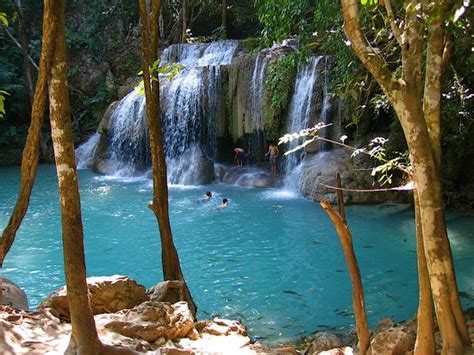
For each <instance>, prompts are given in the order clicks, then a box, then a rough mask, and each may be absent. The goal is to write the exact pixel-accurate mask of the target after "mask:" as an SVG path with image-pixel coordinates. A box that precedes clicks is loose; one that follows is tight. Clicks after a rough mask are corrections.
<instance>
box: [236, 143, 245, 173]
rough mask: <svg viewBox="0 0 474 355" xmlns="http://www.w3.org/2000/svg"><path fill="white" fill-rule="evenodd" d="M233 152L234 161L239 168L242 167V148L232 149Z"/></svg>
mask: <svg viewBox="0 0 474 355" xmlns="http://www.w3.org/2000/svg"><path fill="white" fill-rule="evenodd" d="M234 152H235V161H236V162H237V166H238V167H239V168H241V167H242V166H244V152H245V150H244V149H243V148H240V147H237V148H234Z"/></svg>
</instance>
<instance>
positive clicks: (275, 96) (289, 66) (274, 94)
mask: <svg viewBox="0 0 474 355" xmlns="http://www.w3.org/2000/svg"><path fill="white" fill-rule="evenodd" d="M296 66H297V62H296V57H295V56H294V55H293V53H291V52H290V53H288V52H287V51H283V52H277V53H276V56H275V57H274V58H272V60H271V61H270V64H269V66H268V70H267V77H266V81H265V91H264V99H263V120H264V129H265V136H266V138H267V139H268V140H272V141H275V140H277V139H278V138H279V137H280V135H281V132H280V130H281V128H282V127H283V126H284V125H283V122H282V121H283V120H282V117H283V113H284V112H285V111H286V110H287V108H288V103H289V101H290V97H291V93H292V90H293V84H294V79H295V74H296Z"/></svg>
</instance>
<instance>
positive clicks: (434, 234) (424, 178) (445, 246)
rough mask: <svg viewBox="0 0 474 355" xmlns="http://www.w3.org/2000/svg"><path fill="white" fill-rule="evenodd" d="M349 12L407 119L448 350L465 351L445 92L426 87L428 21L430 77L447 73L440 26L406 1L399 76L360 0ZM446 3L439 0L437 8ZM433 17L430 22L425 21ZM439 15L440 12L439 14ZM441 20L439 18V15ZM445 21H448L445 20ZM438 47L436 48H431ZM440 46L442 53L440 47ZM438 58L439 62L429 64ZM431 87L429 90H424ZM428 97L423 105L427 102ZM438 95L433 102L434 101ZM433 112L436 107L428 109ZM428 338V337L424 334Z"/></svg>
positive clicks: (352, 28) (347, 4)
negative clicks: (448, 186) (449, 205)
mask: <svg viewBox="0 0 474 355" xmlns="http://www.w3.org/2000/svg"><path fill="white" fill-rule="evenodd" d="M341 4H342V9H343V15H344V31H345V32H346V35H347V37H348V38H349V39H350V41H351V44H352V47H353V48H354V51H355V53H356V54H357V56H358V57H359V58H360V59H361V61H362V62H363V64H364V65H365V66H366V68H367V69H368V70H369V71H370V73H371V74H372V75H373V76H374V78H375V79H376V80H377V82H378V83H379V85H380V87H381V88H382V90H383V91H384V93H385V94H386V95H387V97H388V99H389V101H390V103H391V105H392V106H393V107H394V109H395V111H396V113H397V116H398V118H399V120H400V123H401V125H402V128H403V131H404V134H405V138H406V141H407V144H408V148H409V151H410V155H411V157H412V164H413V171H414V172H413V176H412V177H413V180H414V182H415V188H416V194H417V199H418V202H419V203H418V204H417V205H418V207H419V215H420V221H421V229H420V231H421V232H422V237H421V238H422V240H423V247H424V252H425V257H426V262H427V268H428V273H429V278H430V287H431V292H432V297H433V301H434V306H435V311H436V317H437V319H438V325H439V328H440V332H441V337H442V341H443V353H444V354H448V353H453V354H454V353H456V354H457V353H462V351H463V350H464V348H465V347H466V346H467V345H468V344H469V337H468V332H467V328H466V324H465V321H464V317H463V312H462V308H461V304H460V301H459V295H458V292H457V286H456V277H455V274H454V267H453V262H452V256H451V249H450V246H449V240H448V237H447V231H446V224H445V220H444V204H443V199H442V189H441V181H440V175H439V162H438V161H439V157H440V155H441V154H440V149H439V147H440V146H439V144H438V142H439V132H440V127H439V117H435V116H437V115H439V106H438V104H439V102H438V101H439V96H438V92H439V90H438V87H435V88H430V89H427V88H426V87H425V88H424V89H423V81H424V78H423V75H422V74H423V73H422V69H423V58H424V56H423V50H424V49H423V48H424V47H423V39H424V38H425V33H424V28H425V26H428V28H429V30H428V32H429V33H428V34H429V35H428V57H430V56H431V61H430V59H429V60H428V62H427V63H426V65H425V68H426V69H425V70H426V72H425V82H426V80H428V81H429V82H430V83H429V84H428V86H430V85H432V84H433V85H434V84H436V85H438V84H439V83H438V81H439V80H440V78H441V75H438V74H437V73H434V72H431V73H430V70H432V69H434V70H438V69H436V68H439V70H441V67H442V66H441V65H438V64H441V63H438V62H439V55H432V54H433V53H434V54H436V53H438V52H439V50H438V49H436V48H437V47H439V46H438V44H437V43H435V41H434V39H435V38H437V36H439V34H440V32H439V31H438V30H437V29H436V28H431V27H430V26H432V23H431V22H432V20H433V19H432V18H430V16H427V14H422V13H421V9H422V7H420V6H418V5H419V3H418V2H417V1H414V0H410V1H408V2H407V3H406V4H405V6H406V8H405V14H406V17H405V20H404V21H403V22H404V24H403V26H404V30H403V42H402V44H403V45H402V47H401V53H402V55H401V60H402V69H403V71H402V72H403V75H402V78H401V79H398V78H397V76H396V75H393V74H392V73H391V72H390V70H389V69H388V66H387V65H386V63H385V62H384V60H383V58H382V57H381V55H380V52H378V51H376V50H375V49H374V48H373V47H372V46H371V45H370V44H369V42H368V41H367V39H366V38H365V36H364V34H363V32H362V29H361V25H360V18H359V11H358V6H359V4H358V1H357V0H341ZM439 6H441V5H440V4H439V3H438V2H437V1H436V2H435V4H434V10H433V11H435V12H436V14H437V16H440V14H442V11H441V12H437V11H438V9H439ZM424 18H427V20H426V22H427V23H424V24H423V23H422V21H423V19H424ZM435 19H436V17H435ZM434 23H436V21H434ZM441 23H443V21H441ZM432 51H433V53H431V52H432ZM435 52H436V53H435ZM429 63H434V64H436V65H435V68H431V69H430V68H428V67H429V65H428V64H429ZM424 90H426V91H424ZM423 101H425V107H424V109H423V107H422V103H423ZM431 101H432V102H431ZM428 112H430V113H429V114H428ZM419 340H420V341H422V339H421V338H420V339H419Z"/></svg>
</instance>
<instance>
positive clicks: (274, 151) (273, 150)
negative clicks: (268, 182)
mask: <svg viewBox="0 0 474 355" xmlns="http://www.w3.org/2000/svg"><path fill="white" fill-rule="evenodd" d="M279 154H280V151H279V150H278V147H277V146H276V145H275V144H273V143H270V145H269V146H268V152H267V154H265V156H267V155H270V159H269V160H270V165H271V167H272V174H273V175H276V173H277V162H278V155H279Z"/></svg>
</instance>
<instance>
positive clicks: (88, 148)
mask: <svg viewBox="0 0 474 355" xmlns="http://www.w3.org/2000/svg"><path fill="white" fill-rule="evenodd" d="M99 141H100V134H99V133H94V134H93V135H92V136H91V137H90V138H89V139H88V140H87V142H85V143H84V144H82V145H81V146H80V147H79V148H77V149H76V160H77V167H78V168H79V169H87V168H90V167H91V165H92V159H93V158H94V155H95V152H96V150H97V147H98V145H99Z"/></svg>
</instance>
